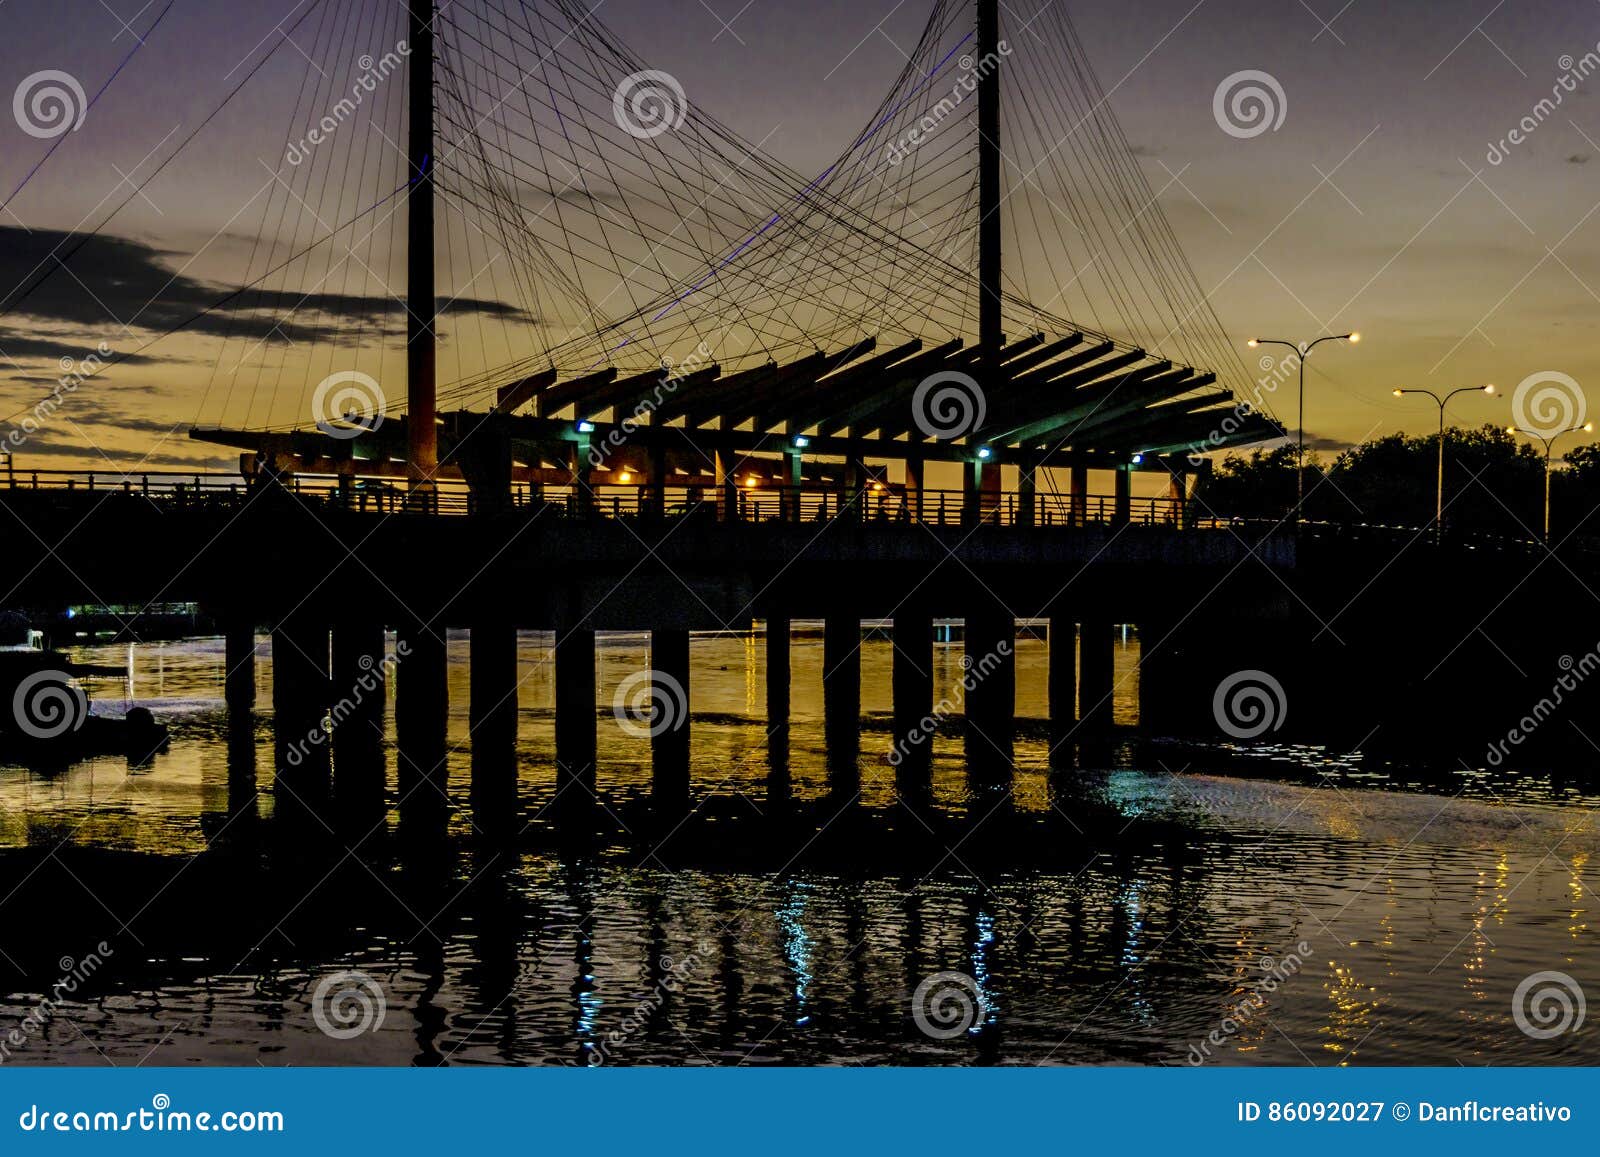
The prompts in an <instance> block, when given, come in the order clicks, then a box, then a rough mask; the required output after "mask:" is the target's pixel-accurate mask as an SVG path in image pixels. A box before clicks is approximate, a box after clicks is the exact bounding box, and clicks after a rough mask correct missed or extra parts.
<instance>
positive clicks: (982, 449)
mask: <svg viewBox="0 0 1600 1157" xmlns="http://www.w3.org/2000/svg"><path fill="white" fill-rule="evenodd" d="M993 453H994V451H993V450H991V449H989V447H987V446H979V447H978V461H980V462H987V461H988V460H989V457H990V455H992V454H993Z"/></svg>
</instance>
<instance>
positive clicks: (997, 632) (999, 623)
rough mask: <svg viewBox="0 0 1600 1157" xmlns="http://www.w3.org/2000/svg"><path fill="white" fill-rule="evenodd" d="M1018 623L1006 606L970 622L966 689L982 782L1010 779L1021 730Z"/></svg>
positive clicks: (970, 752)
mask: <svg viewBox="0 0 1600 1157" xmlns="http://www.w3.org/2000/svg"><path fill="white" fill-rule="evenodd" d="M1016 631H1017V625H1016V620H1015V619H1014V618H1013V617H1012V614H1011V612H1010V611H1009V610H1007V609H1006V608H1004V607H1001V606H985V607H981V608H978V609H976V610H974V611H973V613H972V614H970V615H968V616H967V619H966V629H965V635H966V657H965V659H964V661H963V666H964V667H965V668H966V670H965V671H964V672H963V674H962V687H963V694H964V702H965V705H966V717H967V741H966V746H967V765H968V768H969V769H970V770H971V771H972V772H973V774H974V775H976V776H979V777H980V778H981V779H982V780H986V781H994V780H1001V779H1009V776H1010V773H1011V756H1012V737H1013V733H1014V728H1015V724H1016V718H1015V715H1016V703H1017V667H1016Z"/></svg>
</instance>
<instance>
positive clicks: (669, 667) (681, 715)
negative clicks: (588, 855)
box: [650, 628, 692, 814]
mask: <svg viewBox="0 0 1600 1157" xmlns="http://www.w3.org/2000/svg"><path fill="white" fill-rule="evenodd" d="M650 679H651V688H650V701H651V703H652V704H653V705H654V708H655V711H656V715H655V717H654V718H653V719H652V720H651V721H650V756H651V761H652V764H653V776H654V783H653V785H652V793H653V795H654V797H655V801H656V805H657V807H658V808H659V809H660V810H661V811H662V812H664V813H668V812H672V813H678V814H681V813H682V812H684V811H686V810H687V809H688V806H689V786H690V785H689V757H690V753H691V750H692V747H691V744H690V741H689V701H690V700H689V632H688V631H686V630H681V629H677V628H674V629H671V630H654V631H651V632H650Z"/></svg>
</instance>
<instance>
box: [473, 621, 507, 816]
mask: <svg viewBox="0 0 1600 1157" xmlns="http://www.w3.org/2000/svg"><path fill="white" fill-rule="evenodd" d="M469 646H470V658H469V663H470V670H469V672H468V676H467V686H468V691H467V695H468V699H467V714H468V718H469V721H470V723H471V727H472V813H473V816H474V817H475V818H474V822H475V824H476V825H477V827H478V829H479V830H480V831H482V832H484V833H485V834H488V835H490V836H495V837H500V836H505V835H507V834H514V833H515V832H516V831H517V830H518V827H519V825H518V823H517V812H518V801H517V628H516V626H515V624H514V623H513V622H512V621H511V619H510V617H509V616H507V615H498V614H492V613H491V614H485V615H483V616H482V617H480V618H478V619H477V620H476V621H475V622H474V623H473V624H472V635H471V639H470V642H469Z"/></svg>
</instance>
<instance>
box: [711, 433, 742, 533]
mask: <svg viewBox="0 0 1600 1157" xmlns="http://www.w3.org/2000/svg"><path fill="white" fill-rule="evenodd" d="M712 457H713V464H714V466H715V468H716V474H717V516H718V517H719V518H720V519H721V520H722V521H723V522H734V521H737V520H738V518H739V477H738V475H737V474H736V473H735V472H734V462H735V456H734V453H733V451H731V450H714V451H712Z"/></svg>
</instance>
